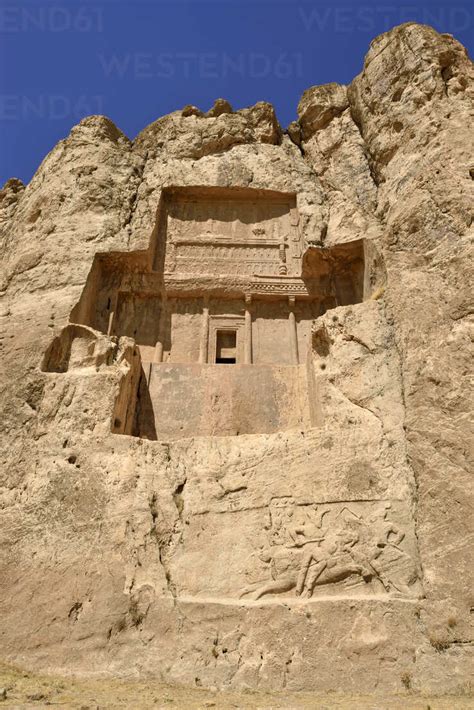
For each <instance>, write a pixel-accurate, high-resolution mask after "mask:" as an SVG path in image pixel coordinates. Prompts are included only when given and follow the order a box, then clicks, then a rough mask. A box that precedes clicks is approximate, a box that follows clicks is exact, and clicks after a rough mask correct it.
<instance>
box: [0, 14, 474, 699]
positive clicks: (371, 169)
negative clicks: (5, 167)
mask: <svg viewBox="0 0 474 710" xmlns="http://www.w3.org/2000/svg"><path fill="white" fill-rule="evenodd" d="M472 78H473V68H472V64H471V62H470V60H469V58H468V57H467V55H466V52H465V50H464V49H463V47H462V46H461V45H460V44H459V43H458V42H456V41H455V40H454V39H453V38H452V37H450V36H448V35H439V34H437V33H436V32H435V31H434V30H433V29H431V28H429V27H426V26H421V25H417V24H408V25H403V26H400V27H397V28H395V29H393V30H392V31H391V32H389V33H386V34H385V35H382V36H381V37H379V38H377V39H376V40H375V41H374V42H373V43H372V45H371V48H370V50H369V53H368V55H367V58H366V61H365V66H364V69H363V71H362V73H361V74H360V75H359V76H358V77H356V79H355V80H354V81H353V83H352V84H351V85H350V86H349V87H343V86H339V85H336V84H330V85H328V86H325V87H313V88H311V89H309V90H308V91H307V92H305V94H304V95H303V97H302V99H301V102H300V105H299V109H298V115H299V119H298V122H295V123H294V124H292V126H291V128H290V129H289V131H288V134H284V133H283V132H282V131H281V129H280V127H279V125H278V122H277V120H276V117H275V114H274V111H273V108H272V107H271V106H270V105H269V104H267V103H263V102H262V103H259V104H257V105H256V106H254V107H252V108H249V109H244V110H240V111H235V112H233V111H232V108H231V107H230V105H229V104H228V103H227V102H225V101H224V100H219V101H217V102H216V104H215V106H214V107H213V109H211V110H210V111H208V113H207V114H206V115H204V114H202V115H201V114H200V112H199V111H198V110H195V107H186V110H184V111H178V112H175V113H172V114H170V115H169V116H165V117H164V118H161V119H159V120H158V121H156V122H155V123H153V124H151V125H150V126H148V127H147V128H145V129H144V130H143V131H142V132H141V133H140V134H139V136H138V137H137V138H136V139H135V141H133V142H131V141H129V140H128V138H126V137H125V136H124V135H123V134H122V133H121V132H120V130H119V129H117V128H116V127H115V126H114V124H113V123H112V122H111V121H110V120H109V119H107V118H105V117H101V116H92V117H89V118H87V119H84V120H83V121H82V122H81V123H80V124H79V125H78V126H76V127H74V128H73V129H72V131H71V133H70V135H69V136H68V137H67V138H66V139H65V140H64V141H61V142H60V143H59V144H58V145H57V146H56V147H55V148H54V150H53V151H52V152H51V153H50V154H49V155H48V156H47V157H46V158H45V160H44V161H43V163H42V165H41V166H40V167H39V169H38V171H37V173H36V174H35V176H34V177H33V179H32V180H31V182H30V184H29V185H27V186H26V187H25V186H23V185H22V184H21V182H20V181H17V180H10V181H8V183H7V184H6V185H5V187H4V189H3V190H2V191H1V193H0V249H1V254H2V275H1V312H0V317H1V340H0V347H1V353H2V359H1V362H2V368H1V371H0V407H1V413H0V415H1V421H2V427H1V429H2V431H1V441H0V460H1V470H0V509H1V514H2V524H1V526H0V555H1V557H0V569H1V575H0V648H1V649H2V651H1V654H2V657H3V659H4V660H8V661H10V662H14V663H17V664H23V665H25V666H29V667H32V668H36V669H41V670H43V671H54V672H64V673H79V674H92V673H94V674H96V673H103V674H107V673H108V674H117V675H131V676H138V675H149V676H153V675H156V676H160V677H161V678H162V679H164V680H166V681H170V682H181V683H185V684H196V685H204V686H208V687H209V686H213V685H215V686H218V687H235V688H245V687H251V688H257V687H258V688H261V689H273V690H275V689H285V688H286V689H288V691H296V690H311V689H317V690H319V691H325V690H336V689H337V690H343V691H345V692H351V691H357V692H372V691H377V692H382V693H389V692H392V693H393V692H399V691H401V690H403V689H409V688H412V689H415V690H417V691H419V692H430V693H462V692H465V691H466V687H467V684H468V682H469V676H470V673H471V671H472V643H473V637H472V621H473V614H472V610H473V600H472V583H473V579H472V568H473V567H472V560H471V559H470V554H469V553H470V546H471V544H472V537H473V534H472V523H473V516H472V511H471V508H470V504H471V503H472V469H470V466H471V456H470V455H471V449H470V446H469V442H470V440H471V439H470V437H471V431H470V428H469V427H470V423H469V413H470V399H471V398H470V392H469V389H468V371H469V363H470V350H469V348H470V347H471V339H472V305H471V304H470V302H469V293H468V289H467V286H468V284H469V283H472V273H471V271H472V247H471V243H472V233H473V229H472V223H473V216H472V205H473V202H474V200H473V198H474V182H473V175H474V162H473V158H472V155H473V147H474V146H473V142H474V138H473V136H474V133H473V130H472V116H473V83H472ZM175 187H179V188H180V190H185V189H191V188H193V189H194V190H197V189H198V188H199V189H201V190H202V189H204V188H208V189H211V188H212V189H217V188H219V189H221V190H224V189H230V188H240V189H241V190H244V189H245V190H247V191H251V190H255V191H256V192H255V194H257V192H258V194H259V195H260V196H262V195H263V194H264V192H263V191H271V194H272V196H273V197H272V199H276V198H275V197H274V196H275V195H283V194H284V195H290V196H293V197H292V199H296V205H297V211H298V215H299V217H298V219H299V221H298V229H299V230H300V234H301V235H302V238H303V240H304V246H305V250H306V251H305V254H304V255H302V259H303V261H304V259H306V262H305V263H306V265H307V268H308V269H310V267H311V268H315V267H314V264H316V263H317V264H320V263H324V264H329V266H328V267H327V271H324V269H323V271H322V274H323V275H322V276H321V281H320V282H318V283H320V284H323V285H324V284H326V286H324V288H327V289H328V294H329V293H330V295H331V297H333V301H331V302H330V301H329V300H327V299H326V301H324V303H323V306H324V307H322V308H321V310H320V311H318V313H316V314H315V317H314V324H313V326H312V330H311V336H310V337H308V338H307V341H308V343H307V344H308V353H306V352H304V353H302V352H301V342H302V341H299V343H298V345H299V350H300V353H299V356H300V360H299V361H298V360H297V363H298V362H299V364H297V365H296V369H295V370H294V371H295V372H296V370H298V373H297V376H295V383H296V384H295V385H294V388H293V390H292V392H293V391H299V392H300V393H301V392H302V391H303V389H304V387H306V390H305V392H306V394H304V396H303V395H302V394H300V397H301V400H303V399H304V398H306V399H307V400H308V404H307V407H308V411H307V412H306V413H305V415H304V417H303V416H302V418H301V426H299V427H296V426H294V424H292V425H291V426H289V427H288V428H286V427H285V428H284V430H280V431H273V430H272V431H271V433H255V434H242V435H240V436H196V437H187V438H179V437H178V438H175V440H167V441H164V440H160V439H157V440H153V437H152V436H148V437H147V438H145V436H141V437H140V436H132V435H130V432H131V431H132V429H131V426H132V425H131V424H130V427H129V423H128V420H127V417H128V416H129V410H128V402H129V400H130V398H131V397H132V395H133V393H134V392H135V391H136V389H137V387H138V384H137V383H138V381H139V378H140V363H141V364H142V367H144V366H145V364H146V362H147V360H146V356H145V355H144V353H145V350H144V349H143V348H142V349H140V347H139V346H140V343H139V342H138V340H137V339H135V340H134V339H132V337H131V335H133V333H132V334H130V333H126V332H117V333H112V331H111V330H110V328H109V329H107V327H105V328H97V327H93V326H91V324H90V323H86V322H85V319H83V320H80V319H79V318H77V319H76V320H74V318H73V317H72V315H71V314H73V315H74V316H75V315H77V313H79V312H80V311H81V308H80V307H79V306H78V304H80V303H81V298H82V299H83V298H84V296H83V294H84V293H88V291H87V289H88V288H91V283H92V282H93V280H94V278H95V273H96V272H95V271H94V270H93V264H97V263H99V262H100V261H101V259H102V260H103V259H105V258H107V259H108V260H109V261H107V264H108V265H109V266H107V268H111V269H112V271H113V270H114V268H115V266H114V265H115V264H116V265H117V269H118V268H119V267H120V268H123V264H124V263H126V265H127V269H128V271H127V273H126V276H125V277H124V280H125V281H127V279H128V282H129V284H131V286H130V288H131V289H132V290H133V291H134V293H142V292H143V291H145V290H146V287H147V284H148V283H149V280H150V279H151V278H152V277H153V269H151V268H148V266H146V265H145V266H144V264H145V262H146V260H147V259H148V258H149V255H150V254H151V252H152V248H153V244H154V243H155V242H156V239H158V242H157V243H158V244H159V230H158V227H157V224H158V223H159V215H160V214H161V213H160V212H159V205H161V204H162V202H163V200H164V199H165V198H166V199H168V198H167V197H166V196H167V195H168V194H170V195H171V196H173V194H174V193H173V192H172V190H173V189H174V188H175ZM170 190H171V192H170ZM167 191H168V192H167ZM190 194H191V193H190ZM192 194H193V195H195V196H196V195H197V194H198V193H196V192H194V193H192ZM203 194H205V195H206V194H207V193H203ZM213 194H214V193H213ZM217 194H224V193H217V192H216V193H215V195H217ZM226 194H227V193H226ZM245 194H246V195H248V194H250V192H246V193H245ZM265 194H266V193H265ZM239 195H240V193H239ZM295 196H296V197H295ZM193 199H194V200H196V199H197V198H196V197H194V198H193ZM199 199H200V198H199ZM226 199H227V198H226ZM239 199H240V197H239ZM272 204H273V203H272ZM157 210H158V217H157ZM291 214H293V213H291ZM222 219H223V220H224V221H225V220H227V217H226V216H225V215H224V217H223V218H222ZM157 234H158V237H157ZM255 236H256V238H257V239H258V238H261V233H260V232H257V233H256V234H255ZM362 239H363V240H365V242H364V254H365V264H366V270H365V277H364V289H363V297H360V298H353V299H352V300H347V299H346V300H345V301H344V302H341V300H340V299H339V300H338V297H334V293H336V296H337V294H338V291H337V288H336V290H335V291H331V289H332V288H333V284H332V281H331V279H333V278H336V280H337V278H339V277H340V273H339V272H337V270H336V271H331V268H332V266H331V265H332V264H333V263H336V262H337V259H338V258H339V257H338V256H337V255H338V254H341V253H344V254H346V252H345V251H344V250H343V251H339V252H338V251H337V249H336V251H331V249H334V248H338V249H339V250H341V249H343V246H344V248H345V247H346V245H348V246H347V249H350V248H351V247H350V244H351V243H352V242H357V243H359V241H358V240H362ZM154 240H155V242H154ZM337 245H340V246H339V247H338V246H337ZM267 246H268V245H267ZM218 248H220V249H221V248H222V247H218ZM330 248H331V249H330ZM150 258H151V257H150ZM127 259H128V261H127ZM318 260H319V261H318ZM146 263H148V262H146ZM110 264H111V265H112V266H110ZM347 264H349V262H348V261H346V262H344V264H343V266H342V267H341V269H342V272H344V274H345V273H346V271H348V270H350V269H351V268H352V264H353V262H350V266H347ZM283 266H284V267H285V268H286V264H283ZM369 267H370V268H369ZM318 268H319V267H318ZM321 268H322V267H321ZM334 268H336V267H334ZM147 269H148V270H147ZM342 272H341V273H342ZM97 273H99V272H97ZM100 273H102V272H100ZM281 274H282V278H283V279H284V278H288V279H289V276H287V275H286V272H284V271H282V272H281ZM331 274H332V275H331ZM338 274H339V276H338ZM326 276H327V279H326ZM153 278H154V277H153ZM157 278H158V277H157ZM325 279H326V281H325ZM123 283H124V281H122V286H123ZM157 283H158V282H157ZM158 287H159V289H161V291H160V293H162V290H163V284H162V282H161V281H159V283H158ZM158 287H157V288H158ZM90 303H91V304H92V305H91V306H90V307H91V308H93V307H94V304H93V299H92V300H91V302H90ZM290 303H291V298H290ZM252 304H253V301H252ZM99 305H100V304H99ZM99 305H97V307H98V308H99ZM247 306H248V309H250V308H251V307H253V306H251V305H248V304H247ZM290 309H291V307H290ZM249 312H250V310H249ZM185 317H186V318H187V319H188V320H187V321H186V322H189V323H191V321H192V317H194V314H193V312H191V311H190V312H186V313H185ZM299 318H300V316H298V318H296V321H298V320H299ZM190 327H191V326H190ZM262 332H263V331H262ZM275 332H276V333H277V335H276V336H275V337H274V341H273V342H274V348H275V350H278V348H279V347H282V346H281V343H280V337H279V335H278V332H279V331H275ZM135 341H136V342H135ZM305 342H306V341H305ZM136 343H137V344H136ZM257 347H259V343H258V342H256V343H255V348H257ZM306 354H307V355H308V357H307V359H306ZM171 362H172V358H171ZM248 366H249V367H251V366H252V365H248ZM145 369H146V368H145ZM151 372H152V369H151V367H150V375H149V377H151ZM140 382H143V380H140ZM301 383H303V384H301ZM148 385H150V381H149V380H148ZM298 387H299V388H300V389H299V390H298ZM281 392H282V398H283V399H284V397H286V396H287V395H286V394H285V390H283V389H281ZM292 396H293V395H292ZM295 397H296V395H295ZM288 401H289V400H288ZM305 401H306V400H305ZM288 406H290V405H288ZM305 406H306V405H305ZM217 407H218V404H217V403H216V408H217ZM216 411H218V409H216ZM223 416H224V417H225V411H223ZM292 421H293V420H292ZM308 422H309V424H308ZM119 429H120V431H121V434H119V433H116V432H117V431H119ZM123 432H126V433H125V435H124V434H123ZM349 560H351V561H350V562H348V561H349ZM302 570H303V571H304V573H303V572H302ZM331 570H332V571H331ZM336 573H337V574H336Z"/></svg>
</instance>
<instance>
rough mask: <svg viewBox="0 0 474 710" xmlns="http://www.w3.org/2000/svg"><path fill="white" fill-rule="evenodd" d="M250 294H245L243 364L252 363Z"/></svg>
mask: <svg viewBox="0 0 474 710" xmlns="http://www.w3.org/2000/svg"><path fill="white" fill-rule="evenodd" d="M251 304H252V296H245V349H244V364H245V365H251V364H252V311H251V310H250V306H251Z"/></svg>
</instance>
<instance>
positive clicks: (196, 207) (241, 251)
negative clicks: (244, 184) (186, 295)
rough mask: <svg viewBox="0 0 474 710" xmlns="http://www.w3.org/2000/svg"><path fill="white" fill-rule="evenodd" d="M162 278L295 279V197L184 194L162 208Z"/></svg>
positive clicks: (178, 192)
mask: <svg viewBox="0 0 474 710" xmlns="http://www.w3.org/2000/svg"><path fill="white" fill-rule="evenodd" d="M165 209H166V219H165V220H164V221H163V224H164V229H165V230H166V235H165V239H166V254H165V266H164V268H165V273H168V274H169V273H173V272H180V273H186V274H196V275H199V274H203V275H204V274H208V275H215V276H219V275H225V274H231V275H232V276H236V275H247V276H253V275H260V276H262V275H272V276H287V275H293V274H294V275H296V274H299V273H300V271H301V253H302V250H301V235H300V232H299V219H298V213H297V209H296V200H295V197H294V196H293V195H289V194H284V193H273V192H268V193H267V192H264V191H257V190H242V189H238V190H232V189H224V188H212V189H211V188H207V189H205V188H199V189H197V188H187V189H185V188H182V189H180V190H176V191H173V192H172V193H170V194H169V195H168V197H167V200H166V203H165Z"/></svg>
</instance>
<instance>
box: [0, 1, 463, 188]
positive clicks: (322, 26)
mask: <svg viewBox="0 0 474 710" xmlns="http://www.w3.org/2000/svg"><path fill="white" fill-rule="evenodd" d="M408 20H416V21H418V22H425V23H428V24H431V25H433V26H434V27H435V28H436V29H437V30H439V31H441V32H450V33H451V34H454V35H455V36H456V37H457V38H458V39H459V40H460V41H461V42H463V44H465V45H466V46H467V47H468V49H469V51H470V54H471V56H472V54H473V45H474V32H473V27H474V4H473V3H472V0H451V2H450V1H449V0H444V1H438V0H424V1H422V0H405V1H404V2H398V1H395V2H390V0H387V1H386V2H373V1H372V0H363V1H361V2H339V0H335V1H333V2H330V0H326V2H321V1H320V0H193V1H189V0H0V51H1V54H2V57H1V68H0V170H1V175H0V184H3V182H4V181H5V180H6V179H7V178H9V177H12V176H15V177H19V178H21V179H22V180H23V181H25V182H28V181H29V180H30V179H31V176H32V175H33V173H34V171H35V170H36V168H37V167H38V165H39V164H40V162H41V160H42V159H43V158H44V156H45V155H46V154H47V153H48V152H49V151H50V150H51V148H52V147H53V146H54V145H55V144H56V143H57V141H58V140H60V139H61V138H64V137H65V136H66V135H67V134H68V132H69V130H70V128H71V127H72V126H73V125H74V124H75V123H77V122H78V121H79V120H80V119H81V118H82V117H83V116H86V115H89V114H91V113H103V114H106V115H107V116H109V117H110V118H112V120H113V121H114V122H115V123H116V124H117V125H118V126H119V127H120V128H121V129H122V130H123V131H124V132H125V133H126V134H127V135H128V136H129V137H130V138H133V137H134V136H135V135H136V134H137V133H138V132H139V131H140V130H141V129H142V128H143V127H144V126H146V125H147V124H148V123H150V122H151V121H153V120H155V119H156V118H158V117H159V116H162V115H164V114H166V113H169V112H170V111H173V110H176V109H178V108H182V107H183V106H184V105H185V104H187V103H193V104H196V105H197V106H199V107H200V108H202V109H203V110H207V109H208V108H209V107H210V106H211V105H212V103H213V101H214V99H215V98H218V97H224V98H226V99H228V100H229V101H230V102H231V103H232V105H233V106H234V108H236V109H237V108H242V107H244V106H249V105H251V104H253V103H255V102H256V101H260V100H266V101H270V102H271V103H273V104H274V106H275V108H276V111H277V115H278V118H279V120H280V123H281V124H282V125H283V126H287V125H288V123H289V122H290V121H291V120H293V119H294V118H295V117H296V107H297V103H298V100H299V98H300V96H301V94H302V93H303V91H304V90H305V89H306V88H308V87H309V86H313V85H314V84H324V83H327V82H330V81H337V82H341V83H348V82H350V81H351V80H352V78H353V77H354V76H355V75H356V74H358V73H359V72H360V71H361V68H362V63H363V58H364V55H365V53H366V51H367V48H368V45H369V42H370V41H371V39H372V38H373V37H375V36H376V35H377V34H379V33H380V32H384V31H386V30H387V29H390V28H391V27H393V26H394V25H397V24H400V23H401V22H406V21H408Z"/></svg>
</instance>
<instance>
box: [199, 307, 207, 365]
mask: <svg viewBox="0 0 474 710" xmlns="http://www.w3.org/2000/svg"><path fill="white" fill-rule="evenodd" d="M208 348H209V301H208V300H207V298H205V299H204V305H203V308H202V324H201V340H200V343H199V364H200V365H205V364H206V363H207V358H208Z"/></svg>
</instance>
